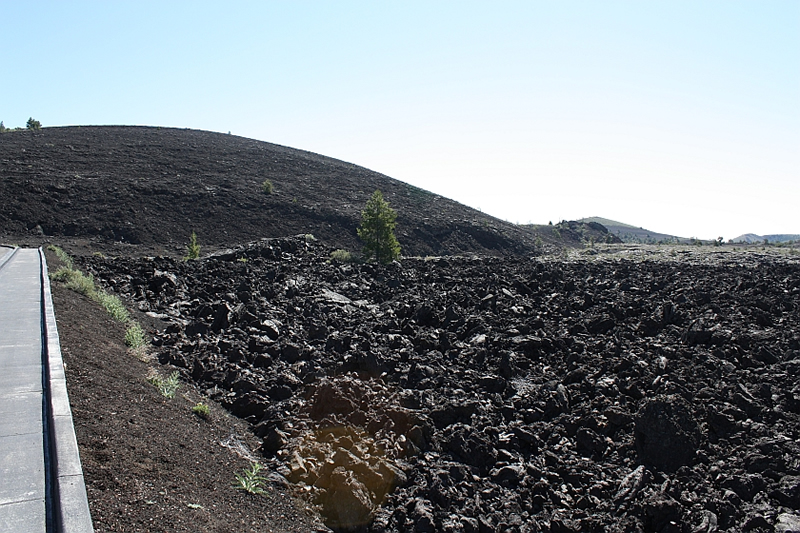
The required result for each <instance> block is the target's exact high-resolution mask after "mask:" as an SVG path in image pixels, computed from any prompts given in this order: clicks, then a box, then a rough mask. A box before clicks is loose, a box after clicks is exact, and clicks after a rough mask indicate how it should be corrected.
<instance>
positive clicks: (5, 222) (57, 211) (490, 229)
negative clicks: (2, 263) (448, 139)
mask: <svg viewBox="0 0 800 533" xmlns="http://www.w3.org/2000/svg"><path fill="white" fill-rule="evenodd" d="M267 179H268V180H270V181H271V182H272V184H273V185H274V191H273V192H272V193H271V194H266V193H264V192H263V191H262V187H261V184H262V183H263V182H264V180H267ZM375 189H380V190H381V191H382V192H383V195H384V197H385V198H386V200H387V201H388V202H389V203H390V205H391V206H392V207H393V208H394V209H395V210H396V211H397V214H398V217H397V237H398V239H399V241H400V244H401V246H402V253H403V254H404V255H439V254H454V253H464V252H482V253H492V254H498V255H500V254H526V253H529V252H531V251H533V250H534V238H535V236H534V235H532V234H531V233H530V232H528V231H527V230H525V229H523V228H520V227H518V226H515V225H513V224H510V223H507V222H503V221H501V220H498V219H496V218H493V217H490V216H488V215H485V214H483V213H481V212H479V211H477V210H475V209H471V208H468V207H466V206H464V205H461V204H458V203H456V202H454V201H452V200H448V199H446V198H443V197H441V196H438V195H436V194H433V193H430V192H428V191H425V190H422V189H419V188H417V187H414V186H411V185H408V184H405V183H402V182H400V181H397V180H394V179H391V178H389V177H387V176H384V175H382V174H379V173H377V172H373V171H371V170H367V169H365V168H363V167H359V166H356V165H353V164H350V163H346V162H344V161H339V160H336V159H332V158H329V157H324V156H321V155H317V154H313V153H311V152H306V151H302V150H296V149H293V148H287V147H284V146H279V145H276V144H270V143H266V142H261V141H255V140H252V139H246V138H243V137H238V136H235V135H224V134H221V133H213V132H208V131H198V130H188V129H174V128H153V127H138V126H136V127H134V126H70V127H58V128H44V129H42V130H41V131H40V132H29V131H19V132H10V133H5V134H3V135H2V136H0V198H2V202H0V238H3V237H4V238H5V239H8V241H9V242H17V241H16V240H15V239H23V238H24V237H25V236H31V235H34V234H37V235H41V236H44V237H45V238H53V237H58V238H64V237H83V238H87V237H90V238H93V239H95V242H96V244H99V243H113V242H117V243H132V244H140V245H146V246H147V247H149V249H154V250H159V249H164V248H166V250H167V251H168V252H169V253H174V251H175V249H176V247H177V248H178V249H180V247H181V246H182V245H184V244H186V243H187V242H188V241H189V236H190V234H191V233H192V232H193V231H194V232H196V233H197V237H198V242H199V244H200V245H202V246H214V247H221V246H231V245H234V244H241V243H245V242H248V241H252V240H256V239H259V238H262V237H282V236H285V235H297V234H313V235H314V236H316V238H319V239H322V240H324V241H325V242H327V243H329V244H330V245H332V246H334V247H340V248H345V249H349V250H353V251H357V250H358V249H360V246H361V245H360V242H359V241H358V238H357V236H356V228H357V227H358V224H359V222H360V219H361V210H362V209H363V208H364V205H365V204H366V202H367V200H368V199H369V197H370V196H371V195H372V193H373V191H375ZM20 242H22V241H20ZM203 251H205V250H203ZM291 251H292V250H280V251H278V253H291ZM265 253H273V252H265ZM157 283H161V281H157Z"/></svg>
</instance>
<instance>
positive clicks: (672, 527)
mask: <svg viewBox="0 0 800 533" xmlns="http://www.w3.org/2000/svg"><path fill="white" fill-rule="evenodd" d="M329 251H330V250H329V249H326V248H325V247H324V246H322V245H321V244H319V243H306V242H304V241H303V240H302V239H276V240H272V241H262V242H260V243H258V244H256V245H250V246H247V247H244V248H241V249H239V250H237V251H234V252H228V253H225V254H220V255H217V256H216V257H212V258H209V259H207V260H203V261H188V262H182V261H177V260H172V259H165V258H155V259H153V258H150V259H139V260H136V261H125V260H121V259H105V258H101V257H90V258H89V259H88V260H86V261H85V262H84V266H85V267H86V268H87V270H88V271H89V272H91V273H92V274H93V275H94V276H95V279H98V280H101V281H103V282H104V283H107V284H109V285H111V286H113V287H114V289H115V290H117V291H118V292H119V293H120V294H122V295H123V296H125V297H126V298H127V299H129V300H131V301H133V302H135V303H136V305H137V307H139V309H142V310H144V311H147V312H149V313H150V314H151V315H153V316H160V317H162V318H163V319H164V320H165V321H166V323H167V324H168V326H167V327H166V329H165V330H164V331H163V332H162V333H160V334H158V335H157V336H156V337H155V341H154V342H155V344H156V346H157V347H156V348H155V350H156V351H157V353H158V356H159V359H160V360H161V362H163V363H170V364H173V365H175V366H177V367H178V368H179V369H180V371H181V374H182V375H183V377H184V379H186V380H191V381H194V382H195V383H196V384H197V385H198V386H199V387H200V389H201V390H203V391H205V393H206V394H208V395H209V396H210V397H211V398H213V399H215V400H217V401H219V402H221V403H222V404H223V405H225V406H226V407H227V408H228V409H230V410H231V412H233V413H234V414H236V415H238V416H240V417H242V418H244V419H246V420H248V421H250V422H251V423H252V424H253V429H254V432H255V433H256V434H257V435H258V436H259V437H262V438H263V445H262V450H263V452H264V453H265V455H267V456H268V457H269V458H270V459H269V463H268V464H270V466H271V468H275V469H277V470H278V471H279V472H282V473H283V474H284V475H285V476H286V477H287V478H288V479H289V480H290V481H291V482H292V483H294V484H295V485H296V487H297V488H298V490H299V491H300V492H301V493H302V494H305V495H306V496H307V497H308V498H309V499H310V500H311V501H312V502H313V503H315V504H317V505H319V506H320V507H321V510H322V513H323V516H324V517H325V519H326V522H327V524H328V525H329V526H331V527H332V528H334V529H336V530H338V531H348V530H349V531H360V532H363V531H369V532H374V533H378V532H396V533H401V532H407V531H419V532H432V531H446V532H473V533H474V532H483V531H490V532H514V533H533V532H551V533H556V532H558V533H561V532H575V533H578V532H588V531H596V532H600V531H605V532H609V533H610V532H614V533H623V532H644V531H647V532H655V531H657V532H662V533H678V532H680V533H713V532H715V531H729V532H736V533H738V532H742V531H764V532H766V531H796V530H797V529H792V528H796V527H797V525H798V522H800V517H798V511H800V446H799V445H798V439H800V384H799V383H798V374H799V373H800V333H798V332H800V319H799V317H800V314H798V309H800V266H799V265H798V264H797V262H796V261H793V260H790V259H781V258H780V257H778V256H772V257H770V256H767V255H766V254H746V253H738V254H736V253H725V254H708V255H704V254H698V255H695V254H692V253H690V252H687V253H686V254H685V256H684V257H682V258H677V257H676V258H673V259H669V258H666V257H665V258H662V259H661V260H657V261H638V260H601V261H570V262H567V261H560V262H549V261H536V260H529V259H523V258H508V257H506V258H483V259H472V258H441V259H434V260H430V261H425V260H421V259H419V260H412V259H408V260H405V261H403V262H402V264H394V265H389V266H386V267H376V266H374V265H336V264H330V263H327V262H326V258H327V257H328V254H329ZM165 325H166V324H165ZM781 524H782V525H781ZM787 524H794V525H791V526H790V525H787ZM782 528H783V529H782Z"/></svg>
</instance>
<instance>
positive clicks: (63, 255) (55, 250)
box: [47, 244, 75, 270]
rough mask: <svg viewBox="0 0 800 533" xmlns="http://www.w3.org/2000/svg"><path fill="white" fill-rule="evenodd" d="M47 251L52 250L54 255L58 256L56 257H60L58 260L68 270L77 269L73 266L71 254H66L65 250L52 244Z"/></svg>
mask: <svg viewBox="0 0 800 533" xmlns="http://www.w3.org/2000/svg"><path fill="white" fill-rule="evenodd" d="M47 249H48V250H50V251H51V252H53V253H54V254H56V257H58V260H59V261H61V262H62V263H63V264H64V266H65V267H66V268H68V269H70V270H72V269H73V268H75V265H73V264H72V258H71V257H70V256H69V254H68V253H67V252H65V251H64V250H62V249H61V248H59V247H58V246H54V245H52V244H51V245H50V246H48V247H47Z"/></svg>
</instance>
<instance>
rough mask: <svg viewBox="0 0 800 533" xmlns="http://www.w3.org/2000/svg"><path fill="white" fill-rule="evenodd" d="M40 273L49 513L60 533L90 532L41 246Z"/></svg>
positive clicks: (86, 499)
mask: <svg viewBox="0 0 800 533" xmlns="http://www.w3.org/2000/svg"><path fill="white" fill-rule="evenodd" d="M39 256H40V258H41V263H40V264H41V276H42V339H43V342H42V344H43V350H44V354H43V356H44V361H43V362H44V364H46V368H45V372H46V374H45V380H46V385H47V386H46V390H47V413H46V417H47V430H48V434H49V435H48V437H49V448H50V459H51V466H50V471H51V479H52V492H53V496H54V501H53V513H54V519H55V520H54V521H55V524H56V531H58V532H60V533H93V532H94V526H93V525H92V516H91V514H90V512H89V499H88V497H87V495H86V485H85V483H84V479H83V468H82V467H81V458H80V454H79V452H78V440H77V438H76V436H75V427H74V426H73V423H72V411H71V409H70V406H69V397H68V396H67V381H66V375H65V373H64V362H63V359H62V357H61V344H60V342H59V337H58V330H57V329H56V316H55V312H54V310H53V297H52V292H51V289H50V277H49V276H48V272H47V261H46V260H45V256H44V250H43V249H42V248H39Z"/></svg>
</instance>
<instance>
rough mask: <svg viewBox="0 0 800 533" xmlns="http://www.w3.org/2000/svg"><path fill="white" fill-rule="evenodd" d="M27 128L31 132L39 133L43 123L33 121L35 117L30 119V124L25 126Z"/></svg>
mask: <svg viewBox="0 0 800 533" xmlns="http://www.w3.org/2000/svg"><path fill="white" fill-rule="evenodd" d="M25 126H26V127H27V128H28V129H29V130H31V131H39V130H40V129H42V123H41V122H39V121H38V120H33V117H30V118H29V119H28V122H27V123H26V124H25Z"/></svg>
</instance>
